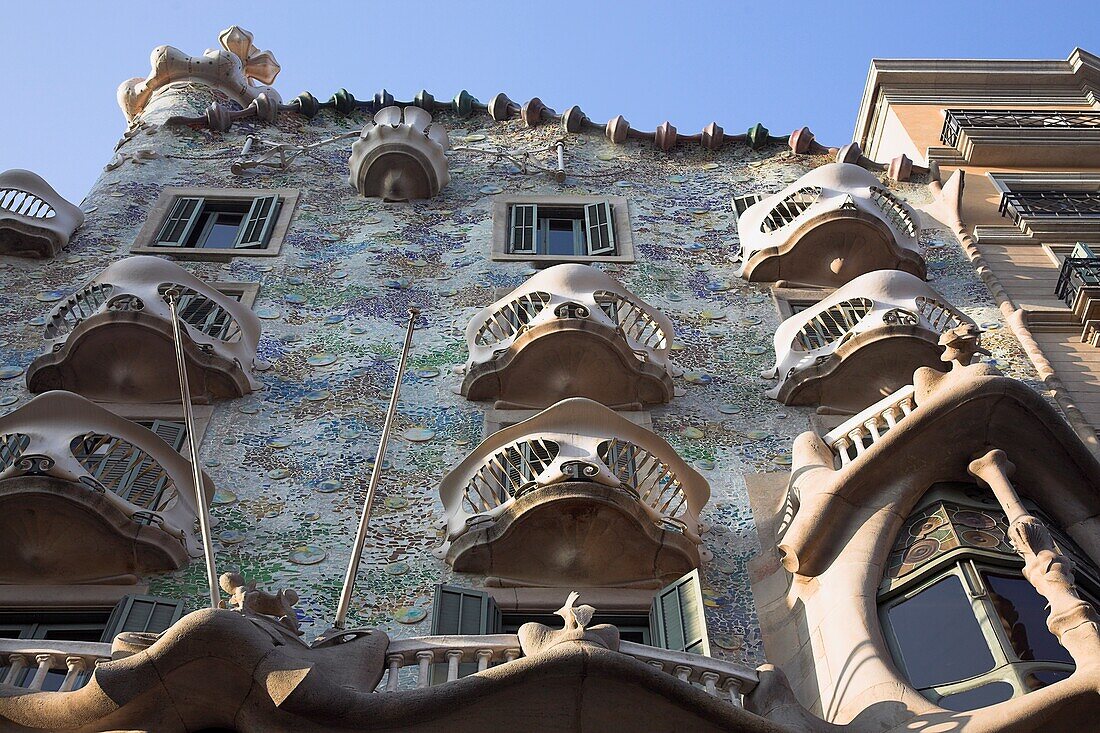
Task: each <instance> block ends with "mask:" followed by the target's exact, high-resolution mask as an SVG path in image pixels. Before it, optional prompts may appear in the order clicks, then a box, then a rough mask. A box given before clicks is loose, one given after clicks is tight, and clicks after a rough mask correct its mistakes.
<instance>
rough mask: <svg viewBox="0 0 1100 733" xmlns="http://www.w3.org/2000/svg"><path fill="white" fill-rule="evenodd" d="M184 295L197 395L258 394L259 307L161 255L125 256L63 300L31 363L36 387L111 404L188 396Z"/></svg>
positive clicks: (31, 383)
mask: <svg viewBox="0 0 1100 733" xmlns="http://www.w3.org/2000/svg"><path fill="white" fill-rule="evenodd" d="M170 289H175V290H176V291H178V292H179V293H180V297H179V301H178V302H179V308H178V312H179V314H180V319H181V321H182V322H183V328H182V329H181V331H182V336H183V346H184V355H185V357H186V363H187V369H188V379H189V380H190V386H191V393H192V398H193V399H194V401H195V402H200V403H209V402H212V401H214V400H216V399H220V398H234V397H240V396H242V395H245V394H248V393H250V392H252V391H253V390H254V389H257V388H258V387H259V386H260V385H259V382H258V381H256V379H255V378H254V377H253V374H252V369H253V366H254V362H255V359H256V345H257V343H258V341H259V337H260V322H259V319H258V318H257V317H256V315H255V314H254V313H253V312H252V310H251V309H249V308H247V307H245V306H244V305H242V304H241V303H239V302H237V301H236V300H234V299H233V298H230V297H228V296H226V295H225V294H223V293H221V292H219V291H217V290H215V289H214V288H212V287H210V286H209V285H207V284H206V283H204V282H202V281H201V280H199V279H198V278H196V277H194V276H193V275H191V274H190V273H188V272H187V271H186V270H184V269H183V268H182V267H180V266H179V265H177V264H175V263H173V262H169V261H167V260H162V259H160V258H157V257H130V258H127V259H124V260H120V261H118V262H115V263H114V264H112V265H110V266H109V267H107V269H105V270H103V272H101V273H100V274H99V275H97V276H96V277H95V278H93V279H92V280H91V281H90V282H88V283H87V284H86V285H85V286H84V287H82V288H80V289H79V290H77V291H76V292H75V293H73V294H72V295H70V296H69V297H68V298H66V299H65V300H63V301H61V302H60V303H59V304H58V305H57V307H56V308H54V310H53V312H52V313H51V314H50V316H49V319H48V320H47V322H46V326H45V329H44V331H43V338H44V339H45V341H46V344H47V350H46V353H44V354H43V355H42V356H39V357H38V358H37V359H35V360H34V362H33V363H32V364H31V366H30V368H29V369H28V370H27V386H28V387H29V388H30V390H31V391H32V392H45V391H47V390H54V389H63V390H67V391H69V392H76V393H78V394H81V395H83V396H85V397H87V398H89V399H92V400H96V401H101V402H147V403H155V402H178V401H179V399H180V391H179V381H178V379H177V378H176V376H175V374H176V355H175V345H174V340H173V335H172V314H171V310H170V308H169V305H168V300H167V295H166V293H167V292H168V291H169V290H170Z"/></svg>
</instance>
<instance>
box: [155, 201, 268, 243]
mask: <svg viewBox="0 0 1100 733" xmlns="http://www.w3.org/2000/svg"><path fill="white" fill-rule="evenodd" d="M281 206H282V203H281V201H280V199H279V197H278V196H258V197H255V198H210V197H206V198H200V197H180V198H178V199H176V201H175V203H173V204H172V208H171V210H170V211H169V214H168V217H167V218H166V219H165V221H164V224H163V225H161V228H160V231H159V232H158V234H157V236H156V239H155V241H154V242H153V246H155V247H181V248H187V249H213V250H218V249H240V250H244V249H263V248H265V247H266V246H267V244H268V241H269V239H270V238H271V231H272V229H273V228H274V225H275V220H276V219H277V218H278V216H279V211H280V208H281Z"/></svg>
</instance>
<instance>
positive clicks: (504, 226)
mask: <svg viewBox="0 0 1100 733" xmlns="http://www.w3.org/2000/svg"><path fill="white" fill-rule="evenodd" d="M599 201H607V202H608V203H609V204H611V209H612V216H613V217H614V222H613V226H614V229H615V252H616V254H614V255H574V256H559V255H540V254H533V255H532V254H512V253H511V252H509V251H508V242H509V231H508V230H509V228H510V227H511V223H512V222H511V217H510V216H509V214H508V212H509V207H511V206H512V205H513V204H537V205H539V206H584V205H585V204H594V203H596V202H599ZM492 212H493V242H492V250H491V252H490V257H489V259H491V260H493V261H494V262H533V263H536V264H539V265H542V264H559V263H562V262H579V263H581V264H589V263H596V262H621V263H631V262H634V238H633V235H632V233H631V231H630V202H629V201H628V200H627V199H626V198H625V197H623V196H557V195H551V194H537V195H523V194H502V195H499V196H495V197H493V203H492ZM281 218H282V217H281V216H280V219H281Z"/></svg>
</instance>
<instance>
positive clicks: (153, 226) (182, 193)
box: [130, 186, 299, 261]
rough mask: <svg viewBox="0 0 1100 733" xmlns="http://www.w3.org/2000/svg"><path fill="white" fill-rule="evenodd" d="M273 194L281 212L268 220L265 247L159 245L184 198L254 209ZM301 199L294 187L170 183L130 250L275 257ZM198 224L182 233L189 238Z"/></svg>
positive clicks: (220, 257) (213, 257) (196, 256)
mask: <svg viewBox="0 0 1100 733" xmlns="http://www.w3.org/2000/svg"><path fill="white" fill-rule="evenodd" d="M271 196H276V197H278V199H279V201H278V205H279V212H278V214H277V215H276V216H275V217H274V218H273V219H272V218H270V217H269V218H268V220H267V222H268V223H267V224H266V225H265V229H264V231H265V233H266V236H267V243H266V244H265V245H264V246H262V247H254V248H237V247H227V248H205V247H186V246H178V247H176V246H166V245H160V244H157V242H158V238H159V236H160V233H161V231H162V230H163V228H164V226H165V224H166V223H167V221H168V218H169V217H170V216H171V215H172V214H173V212H174V209H175V206H176V203H177V201H179V200H180V199H200V200H201V201H200V204H199V205H200V206H202V205H203V204H205V202H206V201H207V200H214V201H218V200H221V201H251V204H250V206H249V209H248V210H249V212H251V211H252V210H253V209H254V208H255V206H256V204H257V202H258V201H261V200H263V199H265V198H267V197H271ZM298 198H299V191H298V189H294V188H275V189H250V188H205V187H181V186H166V187H164V188H162V189H161V191H160V195H159V196H158V197H157V200H156V201H155V202H154V203H153V207H152V208H151V209H150V210H149V215H148V217H146V219H145V223H144V224H143V225H142V227H141V231H140V232H138V235H137V237H136V238H135V239H134V243H133V245H132V246H131V247H130V253H131V254H159V255H171V256H173V257H176V258H179V259H193V260H215V261H220V260H228V259H230V258H233V257H275V256H277V255H278V254H280V252H281V251H282V246H283V240H284V238H285V237H286V232H287V230H288V228H289V226H290V220H291V218H292V217H293V215H294V210H295V209H296V208H297V205H298ZM248 216H249V215H248V214H245V217H244V221H242V224H241V229H240V230H239V232H238V241H239V239H240V236H241V235H242V234H243V232H244V225H245V223H246V222H247V221H248ZM194 225H195V221H194V220H193V221H192V222H191V223H190V224H189V225H188V226H187V228H186V229H185V231H184V233H183V234H182V235H181V236H182V237H184V238H187V237H189V236H190V235H191V232H192V228H193V226H194Z"/></svg>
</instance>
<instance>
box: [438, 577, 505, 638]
mask: <svg viewBox="0 0 1100 733" xmlns="http://www.w3.org/2000/svg"><path fill="white" fill-rule="evenodd" d="M499 628H500V610H499V609H498V608H497V604H496V602H495V601H493V599H492V598H490V597H489V594H488V593H485V592H483V591H477V590H470V589H469V588H459V587H457V586H453V585H437V586H436V587H435V603H434V604H433V605H432V635H433V636H434V635H440V634H495V633H497V629H499Z"/></svg>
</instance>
